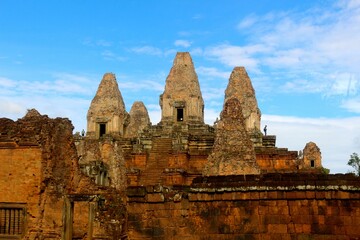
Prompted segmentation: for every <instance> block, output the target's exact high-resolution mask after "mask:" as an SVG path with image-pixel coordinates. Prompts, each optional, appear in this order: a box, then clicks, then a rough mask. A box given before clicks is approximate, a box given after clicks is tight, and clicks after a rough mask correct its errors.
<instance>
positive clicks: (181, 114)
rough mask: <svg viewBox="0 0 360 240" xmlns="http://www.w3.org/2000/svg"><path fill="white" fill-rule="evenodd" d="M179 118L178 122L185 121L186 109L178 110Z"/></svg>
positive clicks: (177, 118)
mask: <svg viewBox="0 0 360 240" xmlns="http://www.w3.org/2000/svg"><path fill="white" fill-rule="evenodd" d="M176 110H177V117H176V120H177V121H178V122H182V121H183V120H184V109H183V108H177V109H176Z"/></svg>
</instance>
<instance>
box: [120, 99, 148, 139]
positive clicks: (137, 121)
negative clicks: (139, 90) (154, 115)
mask: <svg viewBox="0 0 360 240" xmlns="http://www.w3.org/2000/svg"><path fill="white" fill-rule="evenodd" d="M129 115H130V117H129V125H128V126H127V128H126V131H125V137H127V138H134V137H137V136H139V133H140V132H141V131H142V130H144V129H145V128H146V127H149V126H150V125H151V122H150V118H149V113H148V111H147V109H146V107H145V105H144V103H143V102H141V101H136V102H134V104H133V105H132V107H131V109H130V112H129Z"/></svg>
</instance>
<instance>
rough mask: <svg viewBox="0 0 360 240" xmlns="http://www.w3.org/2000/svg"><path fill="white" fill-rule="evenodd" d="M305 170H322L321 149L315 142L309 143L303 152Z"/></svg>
mask: <svg viewBox="0 0 360 240" xmlns="http://www.w3.org/2000/svg"><path fill="white" fill-rule="evenodd" d="M303 167H304V168H321V167H322V165H321V152H320V148H319V147H318V146H317V145H316V144H315V143H314V142H308V143H307V144H306V146H305V148H304V151H303Z"/></svg>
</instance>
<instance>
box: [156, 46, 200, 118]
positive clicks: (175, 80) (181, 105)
mask: <svg viewBox="0 0 360 240" xmlns="http://www.w3.org/2000/svg"><path fill="white" fill-rule="evenodd" d="M160 107H161V122H160V124H162V125H172V124H174V123H178V124H181V123H185V124H204V100H203V98H202V95H201V91H200V85H199V81H198V77H197V75H196V72H195V68H194V64H193V62H192V59H191V56H190V54H189V53H188V52H178V53H177V54H176V57H175V60H174V63H173V66H172V68H171V70H170V73H169V75H168V77H167V79H166V84H165V90H164V93H163V94H161V95H160Z"/></svg>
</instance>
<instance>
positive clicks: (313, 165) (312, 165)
mask: <svg viewBox="0 0 360 240" xmlns="http://www.w3.org/2000/svg"><path fill="white" fill-rule="evenodd" d="M310 166H311V167H312V168H314V167H315V161H314V160H311V161H310Z"/></svg>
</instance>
